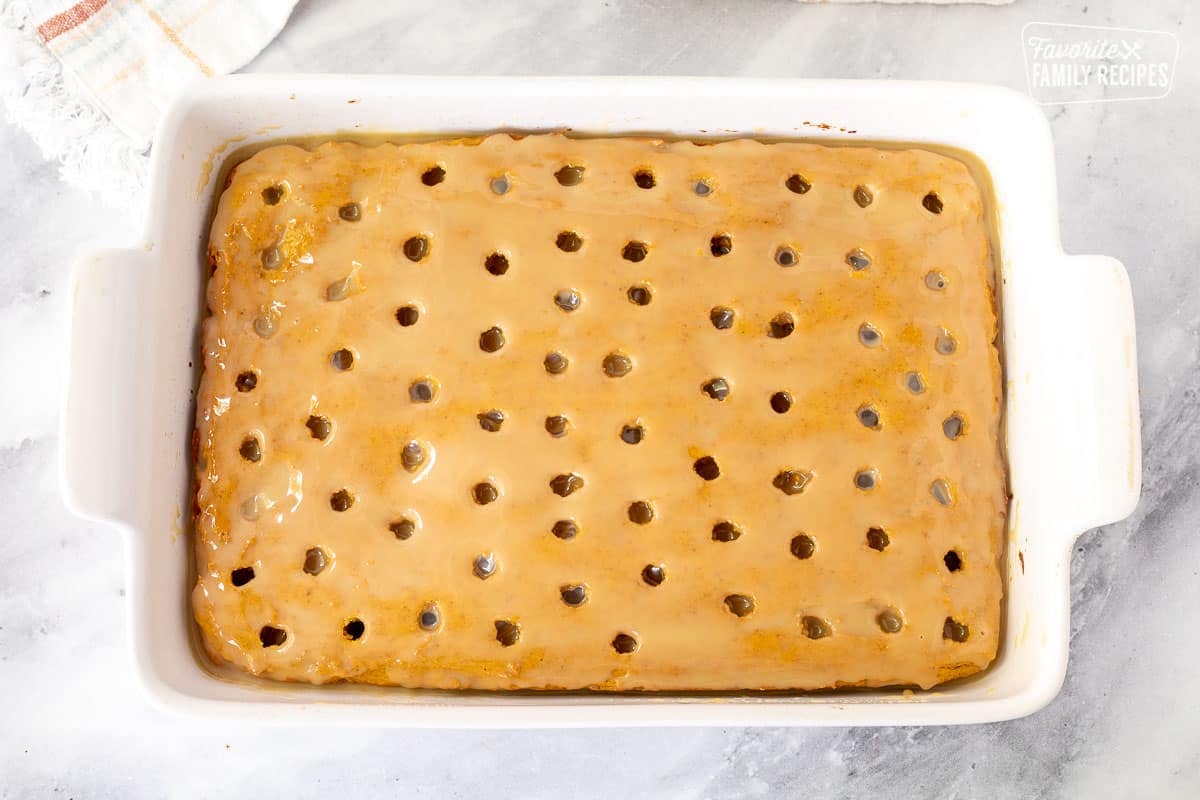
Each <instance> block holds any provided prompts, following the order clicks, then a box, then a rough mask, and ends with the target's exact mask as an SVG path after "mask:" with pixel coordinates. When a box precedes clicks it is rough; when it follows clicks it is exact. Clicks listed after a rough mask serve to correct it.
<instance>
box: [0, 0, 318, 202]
mask: <svg viewBox="0 0 1200 800" xmlns="http://www.w3.org/2000/svg"><path fill="white" fill-rule="evenodd" d="M295 3H296V0H0V96H2V97H3V99H4V101H5V105H6V106H7V108H8V112H9V115H10V117H12V118H13V120H14V121H15V122H16V123H17V124H19V125H20V126H21V127H23V128H25V129H26V130H27V131H29V133H30V134H31V135H32V136H33V138H34V140H35V141H37V142H38V144H39V145H40V146H41V148H42V151H43V152H44V153H45V155H46V156H47V157H50V158H55V159H57V160H59V161H60V162H61V164H62V169H63V174H64V177H65V178H67V179H68V180H70V181H71V182H73V183H77V184H82V185H84V186H86V187H87V188H90V189H93V190H95V191H96V192H97V193H98V194H100V195H101V197H103V198H104V199H105V200H107V201H108V202H109V203H110V204H113V205H116V206H118V207H124V208H135V207H136V206H138V205H140V202H141V186H142V184H143V183H144V178H145V169H146V157H145V156H146V153H147V151H148V150H149V147H150V139H151V136H152V135H153V133H154V127H155V125H156V124H157V122H158V117H159V115H160V114H161V113H162V110H163V108H164V107H165V106H166V104H167V103H168V102H169V101H170V99H171V97H172V96H173V95H174V94H175V93H176V92H177V91H178V90H179V89H180V87H182V86H183V85H184V84H186V83H188V82H189V81H192V80H196V79H200V78H205V77H209V76H212V75H219V74H222V73H225V72H231V71H233V70H235V69H238V68H239V67H241V66H242V65H244V64H245V63H246V62H248V61H249V60H250V59H252V58H254V56H255V55H257V54H258V53H259V51H261V50H262V48H263V47H265V46H266V44H267V43H268V42H270V41H271V40H272V39H273V38H275V35H276V34H277V33H279V31H280V29H281V28H282V27H283V25H284V23H285V22H287V19H288V17H289V16H290V15H291V12H292V8H293V6H295ZM6 45H7V46H6ZM6 59H11V63H5V61H6Z"/></svg>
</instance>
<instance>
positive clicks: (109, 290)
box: [59, 250, 150, 522]
mask: <svg viewBox="0 0 1200 800" xmlns="http://www.w3.org/2000/svg"><path fill="white" fill-rule="evenodd" d="M149 267H150V257H149V253H148V252H145V251H140V250H96V251H93V252H89V253H86V254H84V255H83V256H82V257H80V259H79V260H78V261H77V262H76V264H75V269H74V275H73V280H72V287H71V288H72V293H71V297H72V305H73V308H72V313H71V332H70V336H69V337H68V347H69V348H70V350H69V352H68V354H67V356H68V361H67V363H68V365H69V368H68V374H67V380H66V397H65V398H64V403H63V411H62V419H61V430H60V447H61V450H60V454H59V455H60V458H59V469H60V478H61V485H62V491H63V500H64V502H65V503H66V505H67V507H68V508H69V509H71V510H72V511H73V512H74V513H76V514H78V515H79V516H82V517H87V518H90V519H98V520H105V521H110V522H121V521H129V520H131V519H133V515H134V504H135V503H136V502H137V499H136V497H135V496H134V492H133V486H134V485H135V483H134V480H135V478H134V476H133V475H131V474H130V473H129V471H128V469H126V468H119V467H117V466H116V465H129V464H132V463H135V462H134V460H133V458H132V456H133V453H134V452H136V450H135V447H136V442H134V441H133V437H134V436H136V435H137V433H136V431H137V430H138V428H139V426H136V425H132V424H131V421H132V420H134V419H137V418H138V415H139V414H141V413H144V412H145V409H143V408H141V406H142V405H143V403H144V397H145V394H146V393H145V392H144V391H141V392H139V387H141V388H142V389H144V386H142V383H141V381H142V380H144V377H139V375H138V365H139V359H138V357H137V354H138V352H139V348H138V347H137V342H138V341H139V339H140V337H141V335H142V327H143V324H144V319H145V309H144V308H142V307H140V299H141V298H142V297H144V293H143V292H142V291H141V288H140V287H141V286H142V285H143V284H144V282H145V281H146V280H147V279H148V277H149V275H150V269H149Z"/></svg>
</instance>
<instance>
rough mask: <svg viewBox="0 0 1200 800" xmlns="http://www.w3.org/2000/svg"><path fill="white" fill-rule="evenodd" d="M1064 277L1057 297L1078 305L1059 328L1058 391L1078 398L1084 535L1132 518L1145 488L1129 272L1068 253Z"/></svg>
mask: <svg viewBox="0 0 1200 800" xmlns="http://www.w3.org/2000/svg"><path fill="white" fill-rule="evenodd" d="M1059 277H1061V278H1062V281H1063V282H1062V284H1061V285H1060V289H1061V291H1058V292H1055V293H1054V298H1055V300H1056V301H1057V302H1058V303H1060V304H1061V303H1064V302H1066V303H1072V304H1073V305H1074V308H1072V309H1071V312H1070V313H1069V314H1067V315H1064V316H1069V317H1070V319H1069V320H1066V319H1064V320H1062V321H1063V322H1065V323H1066V324H1067V325H1068V326H1069V327H1064V328H1061V329H1060V331H1061V333H1062V339H1063V340H1064V341H1063V344H1064V345H1065V350H1066V352H1065V353H1064V355H1066V356H1067V357H1068V359H1069V360H1068V361H1066V362H1064V363H1063V365H1062V366H1063V370H1062V373H1061V375H1060V376H1059V380H1060V381H1062V382H1063V383H1062V384H1061V385H1060V386H1059V391H1060V392H1061V393H1062V398H1063V399H1066V398H1074V399H1075V401H1076V402H1073V403H1071V405H1070V408H1069V414H1070V415H1071V416H1072V417H1073V418H1074V419H1073V422H1074V425H1073V426H1072V427H1073V428H1074V430H1075V432H1076V433H1077V438H1076V439H1075V441H1068V442H1067V445H1068V446H1069V447H1071V448H1072V450H1073V452H1068V453H1067V454H1066V455H1067V461H1068V463H1069V464H1070V465H1071V473H1070V474H1073V475H1075V476H1076V481H1077V485H1076V488H1077V490H1078V495H1077V498H1076V499H1077V501H1078V502H1076V503H1075V504H1074V506H1073V508H1071V510H1070V511H1069V513H1072V514H1077V515H1079V519H1078V520H1077V525H1076V526H1074V527H1075V529H1076V532H1082V531H1085V530H1089V529H1091V528H1096V527H1099V526H1101V525H1107V524H1109V523H1111V522H1116V521H1118V520H1121V519H1124V518H1125V517H1127V516H1129V515H1130V514H1131V513H1132V512H1133V509H1134V508H1135V507H1136V506H1137V502H1138V498H1139V497H1140V495H1141V491H1142V444H1141V417H1140V413H1139V406H1138V376H1137V343H1136V340H1135V337H1134V318H1133V294H1132V292H1131V291H1130V287H1129V276H1128V274H1127V273H1126V272H1125V267H1124V266H1123V265H1122V264H1121V262H1120V261H1117V260H1116V259H1115V258H1110V257H1108V256H1065V257H1064V259H1063V264H1062V269H1061V270H1060V271H1059ZM1059 307H1060V308H1061V307H1062V306H1061V305H1060V306H1059ZM1068 382H1071V383H1068ZM1061 422H1062V420H1060V423H1061Z"/></svg>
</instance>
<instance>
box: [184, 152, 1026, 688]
mask: <svg viewBox="0 0 1200 800" xmlns="http://www.w3.org/2000/svg"><path fill="white" fill-rule="evenodd" d="M493 132H494V133H504V132H508V133H514V134H528V133H536V132H549V131H520V132H515V131H493ZM489 133H492V132H489ZM570 135H571V136H574V137H580V138H591V137H588V136H587V135H586V134H584V133H581V132H578V131H570ZM479 136H480V134H478V133H464V137H468V138H477V137H479ZM628 136H639V134H625V135H623V137H628ZM645 136H647V137H652V138H662V139H665V140H670V141H678V140H680V137H672V136H669V135H655V134H653V133H646V134H645ZM453 138H455V137H454V136H452V135H447V134H445V133H439V134H437V135H404V136H397V135H388V134H371V135H363V134H361V133H353V134H349V133H335V134H331V135H329V136H311V137H303V138H300V139H296V138H292V139H280V140H275V141H269V142H261V143H257V144H255V145H253V146H251V147H246V148H242V149H239V150H237V151H235V152H234V153H232V154H231V155H230V156H229V157H228V158H227V159H226V160H225V161H224V162H223V163H222V165H221V167H220V171H219V173H218V179H217V181H216V186H217V187H224V186H225V185H226V181H227V180H228V177H229V175H230V173H231V171H232V169H233V168H234V167H235V166H236V165H237V164H239V163H241V162H242V161H244V160H245V159H247V158H249V157H250V156H251V155H253V154H254V153H255V152H258V151H260V150H262V149H265V148H267V147H271V146H275V145H279V144H297V145H299V146H303V147H311V146H313V145H315V144H318V143H321V142H325V141H341V142H347V141H349V142H356V143H360V144H367V145H372V144H380V143H383V142H390V143H396V144H404V143H412V142H428V141H443V140H447V139H453ZM597 138H602V137H601V135H600V134H597ZM745 138H751V137H745V136H725V137H720V136H714V137H713V138H712V139H697V138H696V137H687V138H686V140H687V141H694V142H708V143H716V142H720V141H730V140H734V139H745ZM753 138H755V139H756V140H757V141H762V142H768V143H770V142H802V143H810V144H818V145H821V146H823V147H838V146H846V147H850V146H853V147H877V148H881V149H897V150H899V149H909V148H919V149H922V150H926V151H930V152H935V153H939V154H942V155H947V156H950V157H952V158H954V159H956V160H958V161H960V162H962V163H964V164H965V165H967V167H968V168H969V170H970V172H971V175H972V177H973V178H974V179H975V181H976V183H977V185H978V186H979V188H980V191H981V194H982V196H983V200H984V218H985V221H986V224H987V229H988V234H989V240H990V255H989V260H990V263H991V270H992V274H993V291H992V301H993V304H994V306H995V310H996V314H997V339H996V341H995V342H994V344H995V346H996V347H997V348H998V349H999V351H1000V368H1001V387H1002V391H1003V387H1004V386H1006V381H1005V375H1004V369H1005V367H1004V364H1005V359H1004V353H1003V349H1002V337H1001V336H1000V331H999V323H1000V320H1001V319H1002V314H1001V309H1000V308H999V297H1000V293H999V292H997V291H995V288H994V287H995V282H996V281H998V280H1000V279H1002V277H1003V276H1001V275H1000V274H999V270H1000V264H1002V263H1003V261H1002V259H1001V258H1000V243H999V240H998V236H997V229H998V225H997V219H996V215H997V210H996V204H995V201H994V196H993V192H992V188H991V179H990V177H989V175H988V173H987V170H986V169H985V168H984V166H983V164H982V163H981V162H980V161H979V160H978V159H977V158H976V157H974V156H973V155H971V154H970V153H967V152H964V151H960V150H956V149H953V148H944V147H937V146H932V145H928V144H924V143H922V144H912V145H909V144H905V143H902V142H880V141H860V140H829V139H820V140H811V139H784V138H771V137H761V138H760V137H753ZM218 199H219V192H217V193H215V194H214V195H213V196H212V197H211V198H210V202H209V212H208V220H207V224H206V226H205V230H206V231H207V230H208V229H209V228H211V222H212V218H213V215H214V214H215V210H216V204H217V201H218ZM196 262H197V268H198V269H201V270H203V271H204V275H205V280H204V281H202V284H206V283H207V269H208V267H207V264H206V260H205V254H204V250H203V243H202V246H201V248H200V251H199V252H198V253H197V259H196ZM198 301H199V306H200V311H201V312H203V311H204V309H203V305H204V304H203V298H202V297H201V298H198ZM203 316H204V314H203V313H201V314H200V315H198V318H203ZM196 341H197V342H198V341H199V330H197V331H196ZM198 349H199V348H197V351H198ZM194 371H195V379H196V380H197V381H198V379H199V375H200V372H201V364H200V362H199V360H197V362H196V365H195V368H194ZM1000 409H1001V414H1000V427H1001V430H1000V436H999V441H1000V447H1001V456H1002V458H1003V457H1004V453H1003V445H1004V442H1005V439H1006V437H1005V435H1004V424H1005V415H1004V414H1003V410H1004V398H1003V396H1002V397H1001V400H1000ZM192 411H193V417H194V413H195V408H194V407H193V409H192ZM1006 471H1007V470H1006ZM188 496H191V497H194V491H193V489H192V487H189V488H188ZM193 523H194V515H193V516H192V517H190V518H189V521H188V525H187V531H188V536H189V537H192V538H194V536H195V531H194V529H193ZM1015 523H1016V520H1015V519H1013V518H1012V517H1011V516H1009V517H1008V518H1007V523H1006V525H1007V528H1006V535H1005V536H1004V539H1003V545H1002V547H1001V549H1000V551H999V552H998V553H997V558H998V559H999V566H1000V570H1001V578H1002V580H1003V581H1004V584H1005V586H1007V582H1008V569H1009V566H1008V554H1007V552H1006V549H1007V544H1008V542H1009V540H1010V539H1012V540H1015V537H1014V535H1013V528H1014V526H1015ZM187 550H188V554H189V559H191V564H190V570H189V574H190V575H191V576H192V577H193V578H194V577H195V574H196V564H195V561H194V559H195V555H194V548H187ZM1021 564H1022V567H1023V565H1024V556H1023V555H1022V558H1021ZM190 588H191V585H190V584H189V586H188V589H189V592H190ZM183 599H184V604H185V607H184V613H185V615H186V617H187V619H188V620H189V630H190V634H191V635H190V637H189V639H190V642H191V645H192V649H193V654H194V656H195V658H196V661H197V663H198V665H200V667H201V668H202V669H203V670H204V671H205V672H206V673H208V674H210V675H212V676H213V677H216V678H219V679H220V680H222V681H228V682H233V683H236V684H239V685H246V686H252V687H253V688H255V689H256V690H260V691H270V692H284V693H287V694H295V693H303V692H305V691H306V690H308V689H313V690H315V689H317V688H320V689H321V690H323V691H329V690H331V689H333V690H335V691H345V690H348V689H351V688H352V689H353V690H354V691H355V692H357V693H367V694H369V695H371V696H388V695H394V694H396V693H413V694H420V695H423V696H426V697H430V696H432V697H437V696H441V695H445V696H454V697H461V696H464V695H465V696H480V697H488V698H495V697H496V696H497V695H503V696H513V697H521V696H536V697H547V696H580V695H582V696H590V695H596V694H604V695H629V694H636V695H642V696H645V695H650V696H655V697H663V698H668V699H669V698H688V697H692V698H697V699H731V700H732V699H737V698H741V697H771V696H777V697H795V696H798V695H804V696H813V697H829V696H831V695H838V696H839V697H844V698H847V702H854V701H853V699H852V698H853V696H854V695H855V694H858V693H863V694H865V693H867V692H870V693H873V694H874V695H875V697H873V698H872V699H873V701H876V702H877V701H878V693H879V692H881V691H891V692H893V693H894V694H895V695H896V697H897V699H901V698H903V697H904V696H907V695H910V694H911V693H912V691H914V690H915V691H916V692H921V691H922V690H920V689H915V687H908V686H903V685H901V686H894V687H886V688H885V689H882V690H881V689H880V688H879V687H869V688H864V689H859V688H857V687H854V686H844V687H838V688H830V689H821V690H815V691H794V690H755V689H740V690H727V691H726V690H723V691H677V690H639V689H633V690H630V689H622V690H604V689H601V690H595V689H578V690H570V691H563V690H553V689H521V690H448V689H440V690H439V689H424V688H421V689H407V688H403V687H394V686H378V685H372V684H363V683H354V682H351V681H335V682H332V683H327V684H321V685H320V686H316V685H309V684H304V683H284V682H280V681H276V680H272V679H266V678H259V677H255V676H251V675H249V674H247V673H245V672H243V671H241V670H240V669H238V668H236V667H233V666H231V665H228V664H217V663H214V662H213V661H212V660H211V659H210V658H209V657H208V655H207V653H206V652H205V649H204V647H203V646H202V644H201V642H200V632H199V628H198V626H197V625H196V623H195V621H194V619H193V616H192V613H191V602H190V599H189V596H188V595H187V594H185V597H184V598H183ZM1004 602H1005V601H1004V600H1002V604H1003V603H1004ZM1000 620H1001V622H1000V626H1001V627H1000V630H999V631H997V632H996V640H997V642H998V651H997V655H996V658H995V659H994V660H993V662H992V664H991V665H989V667H988V668H987V669H985V670H983V671H981V672H978V673H976V674H973V675H971V676H968V677H965V678H960V679H956V680H953V681H948V682H946V683H942V684H939V685H938V686H937V687H935V688H933V689H931V690H928V692H930V693H937V692H940V691H942V690H943V689H948V688H950V687H954V686H961V685H969V684H971V683H974V682H976V681H979V680H981V679H983V678H985V677H986V676H987V674H988V672H989V671H990V670H991V669H993V668H994V667H995V665H996V664H998V663H999V662H1001V661H1002V660H1003V658H1004V657H1005V635H1004V630H1005V627H1006V626H1007V625H1008V624H1009V622H1008V620H1007V609H1006V608H1005V607H1003V605H1002V608H1001V613H1000Z"/></svg>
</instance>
